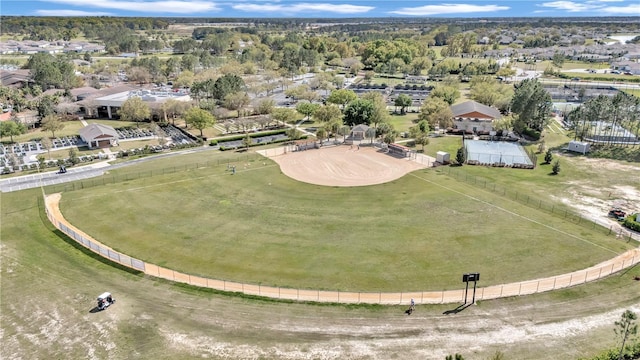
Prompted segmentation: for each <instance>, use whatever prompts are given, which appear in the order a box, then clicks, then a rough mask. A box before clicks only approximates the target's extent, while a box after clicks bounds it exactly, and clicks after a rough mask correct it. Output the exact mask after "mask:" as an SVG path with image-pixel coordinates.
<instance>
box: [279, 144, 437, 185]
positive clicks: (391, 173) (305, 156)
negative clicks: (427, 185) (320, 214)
mask: <svg viewBox="0 0 640 360" xmlns="http://www.w3.org/2000/svg"><path fill="white" fill-rule="evenodd" d="M270 158H271V159H272V160H273V161H275V162H276V163H278V165H280V169H281V170H282V172H283V173H284V174H285V175H287V176H289V177H291V178H293V179H296V180H298V181H302V182H306V183H310V184H316V185H326V186H364V185H374V184H382V183H386V182H389V181H392V180H395V179H399V178H401V177H402V176H404V175H405V174H407V173H409V172H411V171H414V170H418V169H423V168H425V167H426V166H425V165H422V164H419V163H416V162H414V161H411V160H409V158H404V159H399V158H396V157H393V156H390V155H387V154H384V153H380V152H378V149H376V148H372V147H368V146H366V147H365V146H361V147H360V149H358V148H357V147H356V146H355V145H354V146H353V147H352V148H351V147H349V146H348V145H342V146H335V147H326V148H321V149H313V150H306V151H298V152H291V153H287V154H284V155H279V156H274V157H270Z"/></svg>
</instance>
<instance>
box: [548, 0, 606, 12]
mask: <svg viewBox="0 0 640 360" xmlns="http://www.w3.org/2000/svg"><path fill="white" fill-rule="evenodd" d="M540 6H544V7H549V8H553V9H556V10H565V11H568V12H581V11H589V10H594V9H597V8H599V7H602V6H601V5H593V4H587V3H577V2H575V1H553V2H547V3H542V4H540Z"/></svg>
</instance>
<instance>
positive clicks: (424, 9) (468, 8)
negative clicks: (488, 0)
mask: <svg viewBox="0 0 640 360" xmlns="http://www.w3.org/2000/svg"><path fill="white" fill-rule="evenodd" d="M502 10H509V7H508V6H500V5H471V4H440V5H425V6H418V7H410V8H401V9H398V10H394V11H390V13H392V14H398V15H415V16H429V15H449V14H468V13H481V12H493V11H502Z"/></svg>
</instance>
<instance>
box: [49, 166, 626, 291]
mask: <svg viewBox="0 0 640 360" xmlns="http://www.w3.org/2000/svg"><path fill="white" fill-rule="evenodd" d="M183 161H184V159H183ZM264 164H266V165H264ZM156 166H157V165H156ZM238 167H239V172H238V174H236V175H237V176H233V177H232V176H230V175H229V173H228V172H227V171H226V165H220V166H212V167H205V168H198V169H195V168H194V169H192V170H190V171H187V172H180V173H176V174H167V175H161V176H156V177H151V178H144V179H140V180H131V181H127V182H125V183H116V184H112V185H108V186H104V187H94V188H91V189H88V190H82V191H71V192H66V193H65V194H64V196H63V200H62V204H61V206H62V210H63V213H64V214H65V216H66V217H67V218H68V219H69V220H70V221H71V222H72V223H74V224H75V225H76V226H78V227H79V228H80V229H83V230H84V231H86V232H88V233H89V234H91V235H92V236H94V237H95V238H97V239H99V240H100V241H103V242H105V243H106V244H107V245H109V246H112V247H114V248H116V249H118V250H120V251H123V252H125V253H127V254H130V255H132V256H134V257H139V258H141V259H144V260H146V261H150V262H153V263H156V264H158V265H162V266H166V267H169V268H174V269H177V270H181V271H184V272H187V273H191V274H199V275H205V276H209V277H213V278H221V279H228V280H237V281H246V282H249V283H260V284H265V285H275V286H286V287H298V288H318V289H332V290H345V291H346V290H350V291H398V290H403V289H404V290H409V289H412V290H424V289H425V288H426V289H431V290H439V289H449V288H459V286H460V285H459V279H458V277H459V276H458V275H459V274H458V272H460V271H461V269H474V271H480V272H482V273H483V275H484V276H485V278H484V279H486V280H484V284H485V285H488V284H499V283H505V282H511V281H516V280H525V279H532V278H537V277H542V276H550V275H554V274H560V273H563V272H567V271H571V270H576V269H580V268H584V267H587V266H589V265H592V264H594V263H597V262H599V261H602V260H604V259H607V258H610V257H612V256H613V255H614V253H619V252H622V251H624V250H626V249H628V248H630V247H631V246H632V245H630V244H626V243H624V242H620V241H616V240H615V239H614V237H613V236H611V237H607V236H605V235H604V233H602V232H598V231H589V230H585V228H584V227H582V226H579V225H574V224H572V223H568V222H566V221H564V220H563V219H562V218H561V217H557V216H551V215H549V214H547V213H544V212H539V211H537V210H535V209H533V208H532V207H527V206H524V205H522V204H520V203H517V202H514V201H511V200H508V199H506V198H501V197H499V196H495V195H494V194H491V193H490V192H487V191H484V190H482V189H479V188H475V187H470V186H469V185H468V184H467V183H465V182H458V181H455V180H452V178H450V177H448V176H446V175H445V173H444V172H442V171H435V170H423V171H418V172H416V173H414V175H410V176H406V177H404V178H402V179H400V180H397V181H394V182H392V183H388V184H384V185H379V186H369V187H359V188H357V189H352V188H332V187H323V186H314V185H309V184H303V183H299V182H296V181H293V180H292V179H289V178H287V177H286V176H284V175H282V174H281V173H280V170H279V169H278V167H277V166H275V164H274V163H272V162H271V161H269V160H264V161H257V162H247V163H245V162H242V163H239V164H238ZM463 168H464V169H465V170H466V169H467V168H470V169H471V168H473V167H470V166H469V167H463ZM447 169H448V168H447ZM478 169H480V168H479V167H478ZM505 170H506V169H505ZM511 171H513V172H514V173H518V171H517V170H511ZM520 173H524V172H520ZM543 175H544V176H546V174H543ZM111 176H117V171H114V172H113V174H112V175H111ZM187 180H188V181H187ZM543 180H546V179H543ZM549 181H550V180H549ZM267 189H268V191H265V190H267ZM355 190H357V191H355ZM467 195H469V196H471V197H468V196H467ZM485 201H486V202H488V203H490V204H491V205H487V203H485ZM506 209H508V211H505V210H506ZM516 214H518V215H516ZM519 215H522V216H526V217H527V218H530V219H533V220H534V221H535V222H532V221H529V220H523V218H522V217H520V216H519ZM105 219H109V220H108V221H105ZM158 219H164V221H160V222H159V221H158ZM114 224H118V226H114ZM500 224H508V226H500ZM540 224H545V225H546V226H541V225H540ZM452 226H455V228H456V231H454V232H452V231H451V228H452ZM547 226H549V227H547ZM555 229H561V230H562V231H564V232H567V233H570V234H576V235H577V237H571V236H566V235H563V234H562V233H560V232H558V231H557V230H555ZM533 233H534V234H536V235H535V237H532V236H531V234H533ZM592 243H593V244H598V245H599V246H602V247H604V248H606V249H609V250H604V249H603V248H602V247H599V246H594V245H591V244H592ZM532 255H533V256H532ZM498 259H499V261H498ZM533 259H535V260H533ZM532 260H533V261H532ZM381 264H382V265H381ZM416 274H420V276H415V275H416Z"/></svg>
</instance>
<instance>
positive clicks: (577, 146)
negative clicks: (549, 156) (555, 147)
mask: <svg viewBox="0 0 640 360" xmlns="http://www.w3.org/2000/svg"><path fill="white" fill-rule="evenodd" d="M589 146H590V144H589V143H588V142H580V141H575V140H572V141H569V145H568V146H567V150H569V151H573V152H579V153H581V154H583V155H584V154H586V153H588V152H589Z"/></svg>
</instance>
